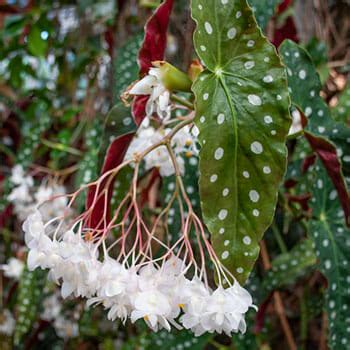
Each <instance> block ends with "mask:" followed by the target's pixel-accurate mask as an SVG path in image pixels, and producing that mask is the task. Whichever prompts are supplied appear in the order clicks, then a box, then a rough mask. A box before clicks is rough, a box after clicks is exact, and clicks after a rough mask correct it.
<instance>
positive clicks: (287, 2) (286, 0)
mask: <svg viewBox="0 0 350 350" xmlns="http://www.w3.org/2000/svg"><path fill="white" fill-rule="evenodd" d="M291 5H293V0H283V1H282V2H281V3H280V4H279V5H278V8H277V14H279V15H280V14H281V13H283V12H285V11H286V10H287V9H288V8H289V7H290V6H291Z"/></svg>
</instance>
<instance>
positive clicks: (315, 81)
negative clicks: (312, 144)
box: [280, 40, 350, 176]
mask: <svg viewBox="0 0 350 350" xmlns="http://www.w3.org/2000/svg"><path fill="white" fill-rule="evenodd" d="M280 52H281V55H282V56H283V60H284V63H285V64H286V66H287V73H288V74H287V75H288V85H289V89H290V93H291V98H292V103H293V104H294V105H295V106H297V107H298V108H299V109H300V110H301V111H302V112H303V113H304V114H305V116H306V117H307V118H308V125H307V126H306V130H307V131H309V132H311V133H313V134H314V135H317V136H322V137H327V138H329V140H330V141H332V142H333V143H334V145H335V146H336V148H337V153H338V155H339V156H340V159H341V161H342V162H343V171H344V174H345V175H346V176H349V175H350V128H348V127H346V126H345V125H344V124H343V123H341V122H336V121H334V119H333V118H332V116H331V113H330V110H329V108H328V107H327V105H326V103H325V102H324V100H323V99H322V98H321V97H320V91H321V88H322V86H321V83H320V79H319V76H318V73H317V71H316V68H315V66H314V64H313V63H312V60H311V58H310V56H309V55H308V53H307V52H306V51H305V50H304V49H302V48H301V47H300V46H298V45H297V44H296V43H294V42H292V41H290V40H286V41H284V42H283V44H282V45H281V47H280Z"/></svg>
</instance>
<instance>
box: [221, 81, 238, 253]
mask: <svg viewBox="0 0 350 350" xmlns="http://www.w3.org/2000/svg"><path fill="white" fill-rule="evenodd" d="M219 82H220V85H221V86H222V88H223V90H224V93H225V95H226V99H227V101H228V105H229V108H230V111H231V117H232V118H231V121H232V130H233V138H234V150H233V152H234V158H233V164H234V166H233V168H234V174H233V182H234V184H233V187H234V196H233V206H234V211H235V212H234V213H233V218H234V232H233V242H236V238H237V212H238V195H237V194H238V188H237V187H238V186H237V151H238V131H237V118H236V111H235V108H234V106H233V104H232V100H231V98H230V93H229V90H228V87H227V86H226V82H225V80H224V79H223V77H222V76H220V77H219ZM233 246H234V244H233Z"/></svg>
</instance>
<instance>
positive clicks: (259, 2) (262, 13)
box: [248, 0, 282, 30]
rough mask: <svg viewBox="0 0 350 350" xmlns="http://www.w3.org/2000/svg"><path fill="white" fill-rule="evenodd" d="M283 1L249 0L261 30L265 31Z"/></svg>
mask: <svg viewBox="0 0 350 350" xmlns="http://www.w3.org/2000/svg"><path fill="white" fill-rule="evenodd" d="M281 2H282V0H248V3H249V5H250V6H251V7H252V9H253V11H254V15H255V18H256V20H257V22H258V24H259V26H260V28H261V29H263V30H264V29H265V28H266V26H267V24H268V23H269V20H270V18H271V17H272V16H273V15H274V14H275V11H276V7H277V5H278V4H280V3H281Z"/></svg>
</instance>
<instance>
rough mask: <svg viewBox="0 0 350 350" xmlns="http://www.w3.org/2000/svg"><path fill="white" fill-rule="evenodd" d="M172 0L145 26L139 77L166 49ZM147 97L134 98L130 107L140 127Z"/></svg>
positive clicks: (167, 0) (165, 3)
mask: <svg viewBox="0 0 350 350" xmlns="http://www.w3.org/2000/svg"><path fill="white" fill-rule="evenodd" d="M173 3H174V0H165V1H164V2H163V3H162V4H161V5H160V6H159V7H158V8H157V10H156V11H155V12H154V13H153V15H152V17H151V18H150V19H149V20H148V21H147V23H146V25H145V37H144V39H143V44H142V46H141V49H140V52H139V66H140V75H141V76H143V75H145V74H147V73H148V71H149V69H150V68H151V67H152V62H153V61H162V60H163V59H164V54H165V49H166V39H167V30H168V25H169V19H170V13H171V10H172V7H173ZM147 101H148V96H136V97H135V98H134V103H133V105H132V114H133V116H134V119H135V123H136V124H137V125H140V124H141V122H142V120H143V118H144V117H145V108H146V103H147Z"/></svg>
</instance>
